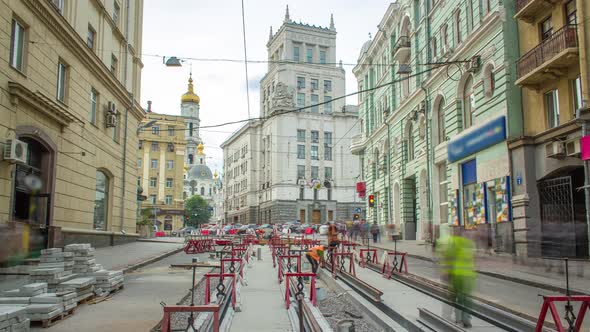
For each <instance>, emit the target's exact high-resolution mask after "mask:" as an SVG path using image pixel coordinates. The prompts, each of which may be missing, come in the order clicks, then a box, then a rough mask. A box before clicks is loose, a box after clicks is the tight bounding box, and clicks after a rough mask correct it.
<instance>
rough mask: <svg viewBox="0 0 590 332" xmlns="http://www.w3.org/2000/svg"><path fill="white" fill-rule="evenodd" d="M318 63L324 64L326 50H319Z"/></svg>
mask: <svg viewBox="0 0 590 332" xmlns="http://www.w3.org/2000/svg"><path fill="white" fill-rule="evenodd" d="M320 63H321V64H322V65H325V64H326V50H320Z"/></svg>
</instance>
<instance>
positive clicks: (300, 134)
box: [297, 129, 305, 142]
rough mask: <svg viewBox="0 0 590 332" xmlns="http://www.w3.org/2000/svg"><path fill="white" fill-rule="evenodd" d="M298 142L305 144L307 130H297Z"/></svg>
mask: <svg viewBox="0 0 590 332" xmlns="http://www.w3.org/2000/svg"><path fill="white" fill-rule="evenodd" d="M297 142H305V129H297Z"/></svg>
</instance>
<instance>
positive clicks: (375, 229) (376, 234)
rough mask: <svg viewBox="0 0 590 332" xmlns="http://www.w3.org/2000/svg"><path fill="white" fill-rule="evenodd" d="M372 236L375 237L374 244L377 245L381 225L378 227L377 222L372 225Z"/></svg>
mask: <svg viewBox="0 0 590 332" xmlns="http://www.w3.org/2000/svg"><path fill="white" fill-rule="evenodd" d="M371 235H373V243H377V239H378V237H379V225H377V222H374V223H373V224H372V225H371Z"/></svg>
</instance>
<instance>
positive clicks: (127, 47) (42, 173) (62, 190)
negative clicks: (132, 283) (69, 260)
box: [0, 0, 145, 250]
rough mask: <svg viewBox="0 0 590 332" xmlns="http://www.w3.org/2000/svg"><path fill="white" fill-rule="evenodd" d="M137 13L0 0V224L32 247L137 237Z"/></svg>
mask: <svg viewBox="0 0 590 332" xmlns="http://www.w3.org/2000/svg"><path fill="white" fill-rule="evenodd" d="M142 13H143V1H142V0H136V1H129V0H76V1H73V0H21V1H12V0H1V1H0V20H1V22H2V24H1V25H0V45H1V46H0V90H1V93H0V148H1V149H2V152H4V153H3V154H4V158H2V160H0V227H4V228H10V229H11V230H13V231H15V234H21V233H24V234H25V235H26V236H25V239H28V242H29V243H28V245H29V246H30V249H32V250H35V249H39V248H42V247H47V246H59V245H62V244H67V243H72V242H81V241H84V242H90V243H92V244H93V245H94V246H107V245H113V244H118V243H122V242H127V241H132V240H135V238H136V237H137V234H136V219H137V216H136V213H137V189H138V188H137V182H136V181H137V168H136V167H135V163H136V161H137V153H138V151H137V145H138V139H137V129H138V127H139V125H140V121H141V120H142V119H143V118H144V115H145V112H144V111H143V110H142V108H141V107H140V105H139V99H140V98H139V97H140V81H141V80H140V79H141V69H142V67H143V64H142V63H141V59H140V54H141V41H142V20H143V19H142V17H143V14H142ZM27 234H28V235H27ZM25 246H26V245H25Z"/></svg>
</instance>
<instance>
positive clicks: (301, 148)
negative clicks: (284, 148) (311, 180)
mask: <svg viewBox="0 0 590 332" xmlns="http://www.w3.org/2000/svg"><path fill="white" fill-rule="evenodd" d="M297 159H305V145H301V144H298V145H297Z"/></svg>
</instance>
